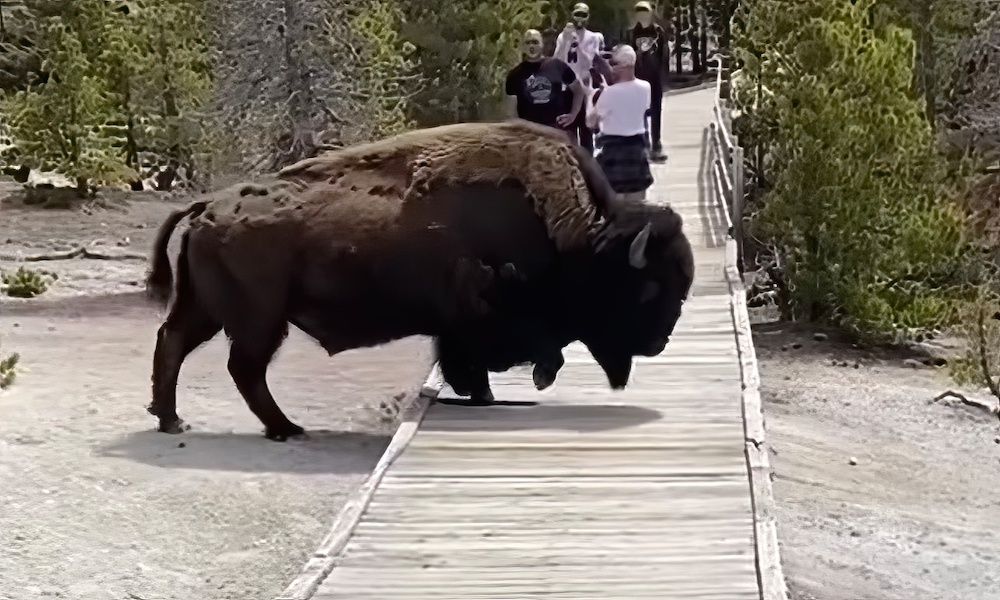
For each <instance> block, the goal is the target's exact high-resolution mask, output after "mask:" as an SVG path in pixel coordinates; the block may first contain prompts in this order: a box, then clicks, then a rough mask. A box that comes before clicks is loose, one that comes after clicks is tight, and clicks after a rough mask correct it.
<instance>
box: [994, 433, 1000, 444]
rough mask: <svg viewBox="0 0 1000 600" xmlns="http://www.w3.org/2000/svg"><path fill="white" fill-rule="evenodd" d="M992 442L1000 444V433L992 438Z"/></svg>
mask: <svg viewBox="0 0 1000 600" xmlns="http://www.w3.org/2000/svg"><path fill="white" fill-rule="evenodd" d="M993 443H994V444H1000V435H998V436H996V437H995V438H993Z"/></svg>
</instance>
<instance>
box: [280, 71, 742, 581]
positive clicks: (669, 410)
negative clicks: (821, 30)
mask: <svg viewBox="0 0 1000 600" xmlns="http://www.w3.org/2000/svg"><path fill="white" fill-rule="evenodd" d="M712 99H713V90H711V89H708V90H698V91H693V92H689V93H685V94H676V95H671V96H669V97H668V98H667V100H666V109H665V112H664V121H665V132H664V142H665V150H666V152H667V153H668V155H669V157H670V160H669V162H668V164H667V165H663V166H659V165H658V166H655V167H654V168H655V173H654V174H655V176H656V179H657V183H656V185H655V187H654V188H653V189H652V190H651V193H650V194H649V201H652V202H664V201H667V202H669V203H670V204H671V206H673V207H674V208H675V209H676V210H678V211H680V212H681V213H682V214H683V216H684V219H685V229H686V231H687V233H688V235H689V237H690V239H691V241H692V244H693V245H694V246H695V247H696V263H697V265H696V267H697V281H696V283H695V286H694V297H693V298H692V299H691V300H690V301H689V302H688V304H687V305H686V306H685V309H684V314H683V316H682V317H681V320H680V322H679V323H678V326H677V329H676V331H675V334H674V336H673V338H672V340H671V342H670V344H669V345H668V346H667V349H666V350H665V351H664V353H663V354H661V355H660V356H657V357H653V358H644V359H640V360H637V364H636V368H635V371H634V374H633V381H632V383H631V384H630V386H629V388H628V389H627V390H625V391H623V392H612V391H611V390H609V389H608V386H607V382H606V380H605V379H604V376H603V374H602V373H601V372H600V369H599V368H598V367H597V365H596V364H595V363H594V361H593V359H592V358H591V357H590V355H589V353H588V352H587V351H586V350H585V349H584V348H583V347H582V346H579V345H573V346H571V347H569V348H567V349H566V352H565V355H566V366H565V367H564V368H563V370H562V371H561V372H560V374H559V379H558V381H557V383H556V385H555V386H554V388H552V389H550V390H547V391H546V392H542V393H539V392H537V391H535V390H534V388H533V387H532V385H531V376H530V371H528V370H524V369H515V370H512V371H510V372H508V373H504V374H500V375H496V376H494V377H493V378H492V379H493V382H494V393H495V395H496V397H497V399H498V400H500V401H501V402H505V403H509V404H508V405H501V406H494V407H490V408H474V407H461V406H450V405H443V404H435V405H433V406H431V407H430V409H429V410H428V412H427V414H426V416H425V417H424V419H423V421H422V422H421V423H420V424H419V429H417V430H416V434H415V435H414V436H413V437H412V439H410V440H409V444H408V445H407V446H406V448H405V450H404V451H402V452H401V453H400V454H398V457H397V458H396V460H395V462H394V463H393V464H392V465H391V466H390V467H389V468H388V470H387V471H386V472H385V474H384V477H383V478H382V479H381V481H380V482H379V485H378V488H377V491H375V493H374V495H373V496H372V497H371V498H370V502H369V503H368V505H367V508H366V509H365V510H364V514H363V516H362V518H361V519H360V521H359V522H357V524H356V526H355V527H354V528H353V532H352V534H351V537H350V540H349V541H347V542H346V545H344V547H343V549H342V550H340V549H339V547H337V545H336V544H331V545H330V548H332V550H331V551H330V553H331V556H330V557H328V558H327V557H326V556H325V555H322V554H321V555H319V558H318V559H317V565H318V564H319V563H321V562H322V560H320V559H323V560H327V562H328V563H329V564H328V566H327V567H326V568H325V569H321V571H323V572H325V571H327V570H330V568H332V571H330V572H329V575H328V576H326V578H325V579H324V580H323V581H322V583H319V581H318V580H319V579H320V578H321V575H318V576H317V575H315V573H314V580H315V581H313V583H312V584H311V585H304V586H300V588H299V589H300V590H305V592H303V593H302V594H303V595H302V597H307V595H306V594H313V590H315V594H314V596H313V597H315V598H318V599H323V600H333V599H346V598H350V599H352V600H360V599H365V598H372V599H374V598H378V599H379V600H392V599H411V600H417V599H428V600H429V599H432V598H433V599H435V600H437V599H442V598H456V599H457V598H462V599H472V598H493V599H498V598H504V599H507V598H572V599H575V600H584V599H591V598H593V599H602V600H604V599H625V598H628V599H636V600H639V599H644V598H657V599H660V600H666V599H672V598H677V599H681V598H685V599H694V598H697V599H699V600H743V599H747V600H749V599H758V598H760V597H761V591H760V589H759V583H758V577H757V571H756V565H755V547H754V539H755V538H754V534H755V527H754V512H753V506H752V500H751V498H752V495H751V493H750V480H749V475H748V468H747V456H746V452H747V450H746V444H745V439H744V422H743V399H742V390H741V354H740V353H739V351H738V346H737V338H736V336H735V335H734V320H733V316H732V312H731V297H730V290H729V286H728V285H727V281H726V270H725V265H726V244H725V225H724V223H725V219H724V217H721V216H720V215H719V214H718V212H717V210H716V209H715V208H713V207H712V206H711V204H712V203H713V201H712V200H710V199H706V198H709V196H708V194H707V193H706V194H705V195H704V196H703V195H702V188H701V185H700V181H702V174H703V169H705V168H706V167H705V164H704V157H703V154H704V131H705V127H706V126H707V125H708V123H709V122H710V120H711V116H712V112H711V105H712ZM441 395H442V396H449V395H452V396H453V393H452V392H451V391H450V390H448V389H447V388H445V389H444V390H442V391H441ZM415 423H416V422H415V421H414V422H413V423H411V427H415ZM411 433H412V431H411ZM341 537H343V535H341ZM338 552H339V553H338ZM333 555H336V556H335V557H334V556H333ZM317 569H319V567H318V566H317ZM315 572H316V573H319V572H320V571H315ZM317 583H319V587H318V589H315V588H316V584H317ZM287 597H298V596H297V595H290V596H287Z"/></svg>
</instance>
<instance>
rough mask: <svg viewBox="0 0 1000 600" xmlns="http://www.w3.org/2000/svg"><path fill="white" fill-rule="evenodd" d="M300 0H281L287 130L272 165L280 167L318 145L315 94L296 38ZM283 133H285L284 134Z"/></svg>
mask: <svg viewBox="0 0 1000 600" xmlns="http://www.w3.org/2000/svg"><path fill="white" fill-rule="evenodd" d="M298 2H299V0H283V6H282V8H283V10H282V12H283V15H282V16H283V21H282V26H281V27H280V28H279V32H280V33H281V36H282V45H283V47H284V59H285V60H284V62H285V73H286V78H285V86H286V92H287V94H288V103H287V107H288V108H287V115H286V116H287V118H288V125H289V130H288V131H286V132H284V133H286V134H287V137H286V139H287V140H288V142H287V147H285V148H282V149H279V151H278V153H277V155H276V156H275V158H274V160H273V161H272V164H271V168H272V169H279V168H281V167H283V166H285V165H288V164H291V163H293V162H296V161H298V160H301V159H303V158H306V157H308V156H311V155H313V154H314V153H315V152H316V149H317V143H316V125H315V123H314V122H313V115H312V109H313V108H314V107H315V106H316V97H315V94H314V92H313V89H312V83H311V82H310V79H309V72H308V70H307V68H306V66H305V65H304V64H303V63H302V60H301V59H302V52H301V51H300V47H299V46H300V45H299V43H298V40H299V39H300V38H301V37H302V35H303V27H302V23H301V19H300V18H299V13H298V10H297V9H298V6H297V3H298ZM283 137H285V136H283Z"/></svg>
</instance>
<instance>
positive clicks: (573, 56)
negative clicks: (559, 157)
mask: <svg viewBox="0 0 1000 600" xmlns="http://www.w3.org/2000/svg"><path fill="white" fill-rule="evenodd" d="M589 20H590V7H589V6H587V5H586V4H585V3H583V2H578V3H577V4H575V5H574V6H573V21H572V22H571V23H567V24H566V28H565V29H563V30H562V32H561V33H560V34H559V37H557V38H556V47H555V51H554V52H553V53H552V54H553V57H555V58H558V59H559V60H561V61H563V62H564V63H566V64H568V65H569V66H570V68H571V69H573V72H574V73H576V78H577V81H579V82H580V83H581V84H583V87H584V89H586V90H588V91H590V90H592V89H593V88H594V87H596V86H595V85H594V81H593V77H592V76H591V69H592V68H593V67H594V58H595V57H596V56H597V55H598V54H599V53H600V52H601V50H603V49H604V34H602V33H600V32H597V31H590V30H589V29H587V22H588V21H589ZM568 129H569V132H570V135H571V136H572V135H575V136H576V138H577V140H578V141H579V143H580V145H581V146H583V147H584V148H586V149H587V151H589V152H593V151H594V136H593V132H591V130H590V129H589V128H588V127H587V124H586V122H585V118H584V112H583V111H580V113H579V115H578V117H577V119H576V121H574V122H573V124H572V125H571V126H570V127H569V128H568Z"/></svg>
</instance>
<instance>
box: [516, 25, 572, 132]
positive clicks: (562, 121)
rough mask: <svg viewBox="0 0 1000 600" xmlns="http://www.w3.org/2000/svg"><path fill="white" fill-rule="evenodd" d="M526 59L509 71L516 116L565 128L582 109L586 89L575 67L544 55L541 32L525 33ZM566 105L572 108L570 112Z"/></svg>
mask: <svg viewBox="0 0 1000 600" xmlns="http://www.w3.org/2000/svg"><path fill="white" fill-rule="evenodd" d="M523 52H524V60H522V61H521V63H520V64H518V65H517V66H516V67H514V68H513V69H511V70H510V72H508V73H507V83H506V91H507V95H508V96H511V97H512V98H513V99H514V102H515V106H516V110H517V113H516V114H517V116H518V117H520V118H522V119H525V120H527V121H533V122H535V123H541V124H542V125H548V126H549V127H555V128H557V129H562V130H564V131H565V130H566V128H567V127H568V126H570V125H571V124H572V123H573V121H574V120H576V117H577V115H578V114H579V113H580V109H581V107H582V106H583V98H584V90H583V86H582V85H581V84H580V82H579V81H578V80H577V78H576V75H575V74H574V73H573V69H571V68H570V67H569V65H567V64H566V63H564V62H563V61H561V60H559V59H557V58H545V57H544V56H542V34H541V33H540V32H539V31H537V30H535V29H529V30H528V31H526V32H525V34H524V41H523ZM567 109H568V110H569V112H567Z"/></svg>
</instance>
